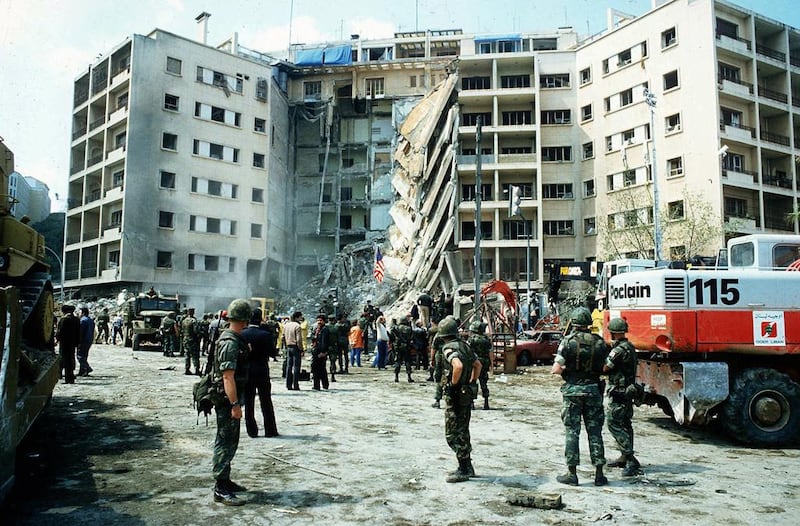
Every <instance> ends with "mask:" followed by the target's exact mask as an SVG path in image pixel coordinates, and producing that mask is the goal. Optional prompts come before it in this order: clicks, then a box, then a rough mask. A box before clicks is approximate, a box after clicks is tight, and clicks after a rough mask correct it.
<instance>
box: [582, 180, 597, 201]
mask: <svg viewBox="0 0 800 526" xmlns="http://www.w3.org/2000/svg"><path fill="white" fill-rule="evenodd" d="M594 193H595V189H594V179H589V180H588V181H584V182H583V197H593V196H594Z"/></svg>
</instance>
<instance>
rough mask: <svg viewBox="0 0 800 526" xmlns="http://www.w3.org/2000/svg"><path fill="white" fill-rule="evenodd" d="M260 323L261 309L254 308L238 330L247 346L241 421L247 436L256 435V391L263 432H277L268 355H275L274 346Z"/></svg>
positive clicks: (271, 435) (274, 434) (266, 433)
mask: <svg viewBox="0 0 800 526" xmlns="http://www.w3.org/2000/svg"><path fill="white" fill-rule="evenodd" d="M260 324H261V309H254V310H253V315H252V316H251V317H250V325H248V326H247V328H246V329H244V330H243V331H242V333H241V336H242V339H243V340H244V341H245V342H247V344H248V345H249V346H250V353H249V354H248V355H247V363H248V367H249V370H248V373H247V385H246V386H245V388H244V422H245V426H246V427H247V434H248V435H250V437H251V438H255V437H257V436H258V423H257V422H256V408H255V401H256V393H258V403H259V405H261V416H262V417H263V419H264V434H265V435H266V436H268V437H275V436H278V426H277V424H276V423H275V408H274V407H273V405H272V384H271V383H270V381H269V359H270V358H271V357H274V356H277V355H278V349H277V348H276V346H275V336H274V335H273V334H272V333H270V332H269V331H267V330H266V329H264V328H262V327H261V326H260Z"/></svg>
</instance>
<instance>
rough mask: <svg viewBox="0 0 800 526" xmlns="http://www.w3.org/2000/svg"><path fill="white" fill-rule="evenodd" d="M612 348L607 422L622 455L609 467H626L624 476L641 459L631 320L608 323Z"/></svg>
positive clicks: (606, 368) (608, 365) (629, 474)
mask: <svg viewBox="0 0 800 526" xmlns="http://www.w3.org/2000/svg"><path fill="white" fill-rule="evenodd" d="M608 332H609V333H610V334H611V340H612V341H613V347H611V352H610V353H609V354H608V358H606V363H605V365H604V366H603V372H605V373H607V374H608V415H606V425H607V426H608V430H609V432H611V436H613V437H614V440H615V441H616V442H617V447H619V450H620V452H621V453H622V455H621V456H620V457H619V458H618V459H616V460H615V461H613V462H611V463H610V464H609V466H611V467H616V468H620V467H621V468H624V469H623V470H622V476H623V477H632V476H634V475H636V474H637V473H638V472H639V461H638V460H637V459H636V457H635V456H633V424H632V423H631V418H633V399H634V397H635V396H636V349H634V347H633V344H631V342H629V341H628V339H627V338H626V337H625V333H626V332H628V323H627V322H626V321H625V320H623V319H622V318H614V319H613V320H611V321H609V322H608Z"/></svg>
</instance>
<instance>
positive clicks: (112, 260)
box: [108, 250, 119, 268]
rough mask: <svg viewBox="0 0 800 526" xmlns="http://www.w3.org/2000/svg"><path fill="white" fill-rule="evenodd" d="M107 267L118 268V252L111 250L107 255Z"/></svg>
mask: <svg viewBox="0 0 800 526" xmlns="http://www.w3.org/2000/svg"><path fill="white" fill-rule="evenodd" d="M108 266H109V268H116V267H118V266H119V250H111V251H110V252H109V253H108Z"/></svg>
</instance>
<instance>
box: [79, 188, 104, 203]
mask: <svg viewBox="0 0 800 526" xmlns="http://www.w3.org/2000/svg"><path fill="white" fill-rule="evenodd" d="M99 199H100V190H95V191H93V192H89V193H88V194H86V199H84V201H83V204H89V203H91V202H93V201H97V200H99Z"/></svg>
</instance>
